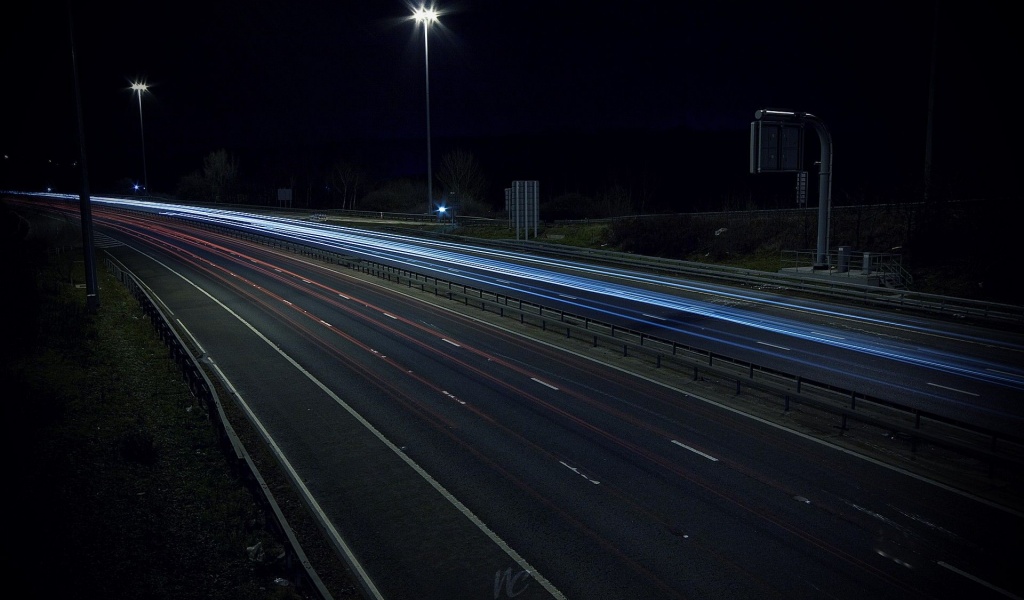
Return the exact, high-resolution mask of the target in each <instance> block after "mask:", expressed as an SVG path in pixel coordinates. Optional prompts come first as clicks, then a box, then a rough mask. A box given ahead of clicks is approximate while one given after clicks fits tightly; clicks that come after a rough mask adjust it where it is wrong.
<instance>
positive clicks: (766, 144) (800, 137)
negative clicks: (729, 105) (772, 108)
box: [750, 121, 804, 173]
mask: <svg viewBox="0 0 1024 600" xmlns="http://www.w3.org/2000/svg"><path fill="white" fill-rule="evenodd" d="M803 160H804V126H803V124H802V123H785V122H781V121H754V122H752V123H751V124H750V172H751V173H796V172H800V171H803V170H804V167H803Z"/></svg>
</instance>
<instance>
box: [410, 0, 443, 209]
mask: <svg viewBox="0 0 1024 600" xmlns="http://www.w3.org/2000/svg"><path fill="white" fill-rule="evenodd" d="M437 16H438V13H437V10H435V9H434V8H433V7H431V8H426V7H425V6H423V5H420V7H419V8H418V9H416V10H414V11H413V13H412V18H413V19H414V20H415V21H416V22H417V23H423V66H424V73H425V75H426V82H427V213H428V214H429V213H430V211H431V210H432V209H433V208H434V195H433V170H432V169H431V166H430V45H429V44H428V43H427V39H428V37H427V32H428V31H429V30H430V24H431V23H437Z"/></svg>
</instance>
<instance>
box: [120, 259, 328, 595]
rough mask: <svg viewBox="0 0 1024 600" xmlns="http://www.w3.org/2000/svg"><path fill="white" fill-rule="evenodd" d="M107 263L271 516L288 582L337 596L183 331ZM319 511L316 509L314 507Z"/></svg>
mask: <svg viewBox="0 0 1024 600" xmlns="http://www.w3.org/2000/svg"><path fill="white" fill-rule="evenodd" d="M106 267H107V270H109V271H110V272H111V273H112V274H113V275H114V276H115V277H116V278H117V280H118V281H120V282H121V283H122V284H123V285H124V286H125V287H127V288H128V290H129V292H130V293H131V294H132V295H133V296H134V297H135V299H136V300H138V302H139V304H140V305H141V306H142V311H143V313H144V314H146V316H148V317H149V319H150V321H151V322H152V324H153V326H154V327H155V328H156V330H157V335H158V336H159V337H160V339H161V340H162V341H163V342H164V344H166V345H167V348H168V350H169V351H170V353H171V358H172V359H173V360H174V362H175V364H176V365H178V368H179V369H181V372H182V375H183V377H184V379H185V383H186V385H187V386H188V389H189V391H190V393H191V394H192V395H193V397H195V398H196V399H197V400H199V401H200V402H202V403H203V404H204V405H205V407H206V414H207V418H209V420H210V422H211V423H212V424H213V425H214V427H215V428H216V431H217V434H218V439H219V441H220V443H221V448H222V449H223V450H224V452H225V454H227V455H228V457H229V459H230V460H231V461H233V462H232V463H231V464H232V466H233V467H234V468H235V469H236V472H237V473H238V475H239V476H240V478H241V479H242V480H243V481H244V482H245V484H246V485H247V486H248V487H249V489H250V491H251V492H252V495H253V497H254V498H255V499H256V500H257V501H258V503H259V504H260V506H261V507H262V508H263V511H264V514H266V516H267V517H268V518H267V521H268V522H269V523H271V524H272V525H273V528H274V531H275V533H276V534H277V535H278V537H279V538H282V541H283V542H285V543H284V546H285V556H284V567H285V570H286V572H287V573H288V577H289V580H290V581H291V582H292V583H293V584H294V585H295V586H296V588H298V589H303V590H310V591H312V592H313V593H315V594H316V595H317V596H318V597H319V598H321V599H322V600H332V599H333V596H332V595H331V593H330V592H329V591H328V590H327V587H326V586H325V585H324V583H323V581H322V580H321V579H320V576H319V575H317V573H316V570H315V569H314V568H313V566H312V564H311V563H310V562H309V559H308V558H307V557H306V554H305V552H304V551H303V550H302V546H301V545H300V544H299V541H298V539H297V538H296V536H295V532H294V531H293V530H292V528H291V526H290V525H289V524H288V520H287V518H286V517H285V515H284V513H283V512H282V511H281V507H280V505H279V504H278V503H277V500H276V499H275V498H274V494H273V493H272V492H271V491H270V486H268V485H267V483H266V481H265V480H264V479H263V476H262V475H261V474H260V472H259V468H258V467H257V466H256V463H255V462H254V461H253V459H252V457H251V456H250V455H249V453H248V452H247V451H246V449H245V446H244V445H243V444H242V441H241V440H240V439H239V437H238V435H237V434H236V433H235V430H234V428H233V427H232V426H231V423H230V420H229V419H228V417H227V415H226V414H225V413H224V406H223V405H222V404H221V400H220V396H219V395H218V394H217V391H216V389H215V388H214V385H213V384H212V382H211V381H210V379H209V378H208V377H207V375H206V373H205V372H204V371H203V369H202V368H201V367H200V366H199V362H198V361H197V360H196V357H195V356H194V355H193V354H192V352H191V350H189V348H188V346H187V345H186V344H185V343H184V341H182V339H181V337H180V336H178V333H177V332H176V331H175V330H174V328H173V327H171V325H170V321H169V320H168V318H167V316H166V315H165V314H164V312H163V311H162V310H161V309H160V307H159V306H158V305H157V303H156V302H155V301H154V300H153V298H152V297H151V296H150V295H149V293H148V292H147V291H146V290H145V288H144V287H143V286H142V285H141V283H140V282H139V280H138V279H137V278H136V277H135V275H134V274H132V273H131V272H129V271H128V270H127V269H126V268H125V267H124V266H123V265H120V264H118V263H116V262H115V261H114V260H113V259H109V258H108V259H107V260H106ZM310 513H311V514H313V515H317V514H318V512H317V511H310Z"/></svg>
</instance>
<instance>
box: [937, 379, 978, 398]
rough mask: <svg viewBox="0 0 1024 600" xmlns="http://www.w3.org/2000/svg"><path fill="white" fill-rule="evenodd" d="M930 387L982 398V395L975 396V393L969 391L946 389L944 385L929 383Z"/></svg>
mask: <svg viewBox="0 0 1024 600" xmlns="http://www.w3.org/2000/svg"><path fill="white" fill-rule="evenodd" d="M928 385H930V386H932V387H937V388H942V389H944V390H949V391H951V392H957V393H959V394H967V395H968V396H975V397H976V396H980V394H975V393H974V392H968V391H967V390H958V389H956V388H951V387H946V386H944V385H939V384H937V383H931V382H928Z"/></svg>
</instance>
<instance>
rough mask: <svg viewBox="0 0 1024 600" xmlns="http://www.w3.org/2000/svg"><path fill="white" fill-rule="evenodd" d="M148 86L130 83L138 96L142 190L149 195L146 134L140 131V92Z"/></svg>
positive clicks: (146, 89)
mask: <svg viewBox="0 0 1024 600" xmlns="http://www.w3.org/2000/svg"><path fill="white" fill-rule="evenodd" d="M148 90H149V86H148V85H146V84H145V83H142V82H139V81H136V82H134V83H132V91H133V92H136V93H138V95H139V135H140V136H141V137H142V189H143V190H145V192H146V193H147V194H148V193H149V174H148V173H147V172H146V134H145V132H144V131H143V130H142V92H145V91H148Z"/></svg>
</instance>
